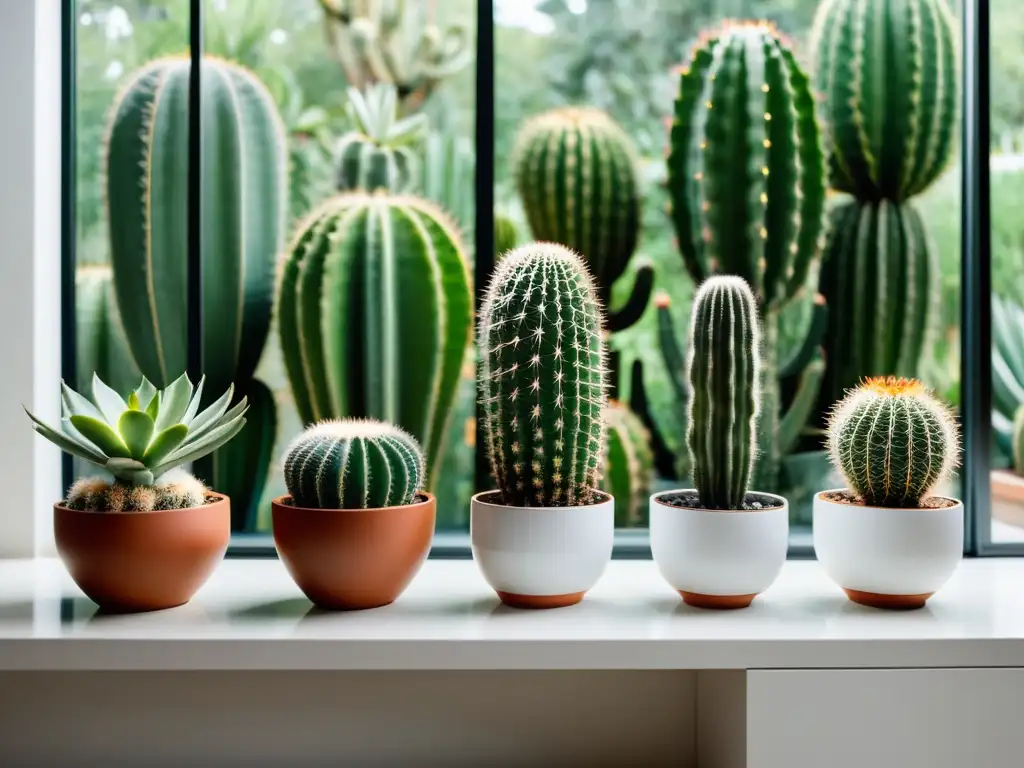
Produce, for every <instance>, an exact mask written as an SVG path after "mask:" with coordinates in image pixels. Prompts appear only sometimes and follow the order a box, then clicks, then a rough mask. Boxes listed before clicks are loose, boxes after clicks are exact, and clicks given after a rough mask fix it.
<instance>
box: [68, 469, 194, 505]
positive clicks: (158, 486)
mask: <svg viewBox="0 0 1024 768" xmlns="http://www.w3.org/2000/svg"><path fill="white" fill-rule="evenodd" d="M206 493H207V488H206V486H205V485H203V483H202V481H200V480H197V479H196V478H194V477H192V475H190V474H188V473H187V472H183V471H182V470H180V469H176V470H171V471H170V472H168V473H167V474H165V475H164V476H163V477H162V478H160V481H159V482H157V483H154V484H153V485H125V484H123V483H109V482H107V481H106V480H104V479H103V478H102V477H85V478H82V479H81V480H77V481H75V483H74V484H73V485H72V486H71V488H70V489H69V490H68V496H67V499H66V501H65V506H67V507H68V508H69V509H77V510H80V511H88V512H154V511H159V510H165V509H191V508H192V507H200V506H202V505H203V504H204V503H205V502H206Z"/></svg>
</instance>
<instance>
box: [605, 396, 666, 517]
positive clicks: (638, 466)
mask: <svg viewBox="0 0 1024 768" xmlns="http://www.w3.org/2000/svg"><path fill="white" fill-rule="evenodd" d="M605 423H606V424H607V426H608V438H607V447H606V450H605V457H604V468H603V470H602V473H601V490H603V491H604V492H605V493H608V494H610V495H611V497H612V498H613V499H615V526H616V527H617V528H628V527H639V528H644V527H646V526H647V510H648V504H649V500H648V496H649V495H650V492H651V484H652V483H653V481H654V455H653V453H652V452H651V448H650V440H651V438H650V435H649V434H648V432H647V429H646V427H644V425H643V423H642V422H641V421H640V419H639V418H638V417H637V415H636V414H635V413H633V412H632V411H631V410H630V409H629V407H628V406H626V405H624V404H622V403H618V402H616V401H609V403H608V407H607V409H606V411H605Z"/></svg>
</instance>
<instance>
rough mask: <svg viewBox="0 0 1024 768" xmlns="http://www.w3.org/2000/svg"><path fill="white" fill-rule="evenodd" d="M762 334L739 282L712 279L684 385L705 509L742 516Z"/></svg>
mask: <svg viewBox="0 0 1024 768" xmlns="http://www.w3.org/2000/svg"><path fill="white" fill-rule="evenodd" d="M760 344H761V328H760V321H759V319H758V314H757V302H756V300H755V299H754V294H753V293H752V292H751V290H750V287H749V286H748V285H747V283H746V281H744V280H743V279H742V278H738V277H732V276H719V277H712V278H709V279H708V280H706V281H705V282H704V283H703V285H701V287H700V289H699V290H698V291H697V295H696V296H695V297H694V300H693V313H692V315H691V319H690V349H689V353H688V357H687V373H688V375H687V378H688V379H689V382H690V392H691V397H690V401H689V431H688V434H687V445H688V447H689V450H690V456H691V463H692V465H693V482H694V485H695V486H696V488H697V494H698V496H699V498H700V503H701V505H702V506H703V507H705V508H707V509H742V507H743V500H744V498H745V497H746V495H747V487H748V484H749V482H750V475H751V471H752V469H753V466H754V458H755V457H756V455H757V427H758V413H759V409H760V388H761V369H760V355H759V347H760Z"/></svg>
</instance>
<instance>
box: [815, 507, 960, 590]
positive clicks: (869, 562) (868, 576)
mask: <svg viewBox="0 0 1024 768" xmlns="http://www.w3.org/2000/svg"><path fill="white" fill-rule="evenodd" d="M840 490H842V489H840ZM830 493H835V491H822V492H821V493H819V494H817V495H816V496H815V497H814V552H815V554H816V555H817V556H818V562H820V563H821V566H822V568H824V569H825V573H827V574H828V575H829V578H831V579H832V580H833V581H834V582H835V583H836V584H838V585H839V586H840V587H842V588H843V590H844V591H845V592H846V594H847V595H848V596H849V598H850V599H851V600H853V601H854V602H857V603H862V604H864V605H871V606H875V607H877V608H898V609H907V608H920V607H921V606H923V605H924V604H925V601H926V600H927V599H928V598H929V597H931V596H932V594H934V593H935V592H936V591H937V590H938V589H939V588H940V587H941V586H942V585H943V584H945V583H946V581H947V580H948V579H949V577H950V576H952V575H953V572H954V571H955V570H956V567H957V565H958V564H959V562H960V560H961V558H962V557H963V547H964V505H963V504H962V503H961V502H959V501H956V503H955V504H953V505H952V506H949V507H943V508H940V509H889V508H885V507H865V506H861V505H857V504H845V503H843V502H838V501H831V500H829V499H827V498H825V496H826V495H827V494H830ZM951 501H955V500H952V499H951Z"/></svg>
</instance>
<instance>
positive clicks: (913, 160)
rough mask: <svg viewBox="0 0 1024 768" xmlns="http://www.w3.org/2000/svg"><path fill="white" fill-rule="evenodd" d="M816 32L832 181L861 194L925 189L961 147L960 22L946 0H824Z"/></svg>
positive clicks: (874, 196) (896, 197) (889, 195)
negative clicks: (958, 132)
mask: <svg viewBox="0 0 1024 768" xmlns="http://www.w3.org/2000/svg"><path fill="white" fill-rule="evenodd" d="M811 38H812V40H811V50H812V51H813V52H814V58H815V67H814V70H815V73H814V77H815V83H816V85H817V88H818V91H819V92H820V93H821V95H822V98H823V100H824V117H825V121H826V123H827V124H828V125H829V126H830V132H831V136H830V138H831V145H832V149H833V151H832V186H833V187H834V188H835V189H838V190H840V191H843V192H849V193H851V194H854V195H856V196H857V197H858V198H859V199H861V200H864V201H868V200H872V201H877V200H879V199H882V198H885V199H888V200H893V201H896V202H899V201H902V200H905V199H907V198H908V197H911V196H912V195H916V194H920V193H921V192H922V191H924V190H925V189H926V188H927V187H928V186H929V185H930V184H931V183H932V182H933V181H935V179H937V178H938V177H939V175H940V174H941V173H942V171H943V170H944V169H945V167H946V164H947V163H948V162H949V159H950V157H951V156H952V154H953V152H954V151H955V147H956V138H955V137H956V128H957V123H958V110H959V104H960V93H959V90H960V74H959V64H958V58H959V57H958V52H957V45H958V44H957V41H958V39H959V31H958V30H957V28H956V25H955V22H954V20H953V17H952V14H951V13H950V12H949V8H948V7H947V6H946V2H945V0H899V2H897V1H896V0H879V1H878V2H866V0H824V2H822V3H821V5H819V6H818V11H817V14H816V16H815V21H814V26H813V30H812V33H811Z"/></svg>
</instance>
